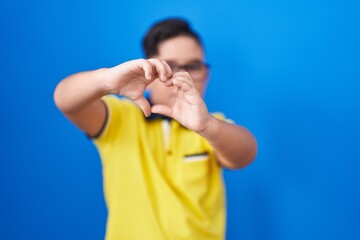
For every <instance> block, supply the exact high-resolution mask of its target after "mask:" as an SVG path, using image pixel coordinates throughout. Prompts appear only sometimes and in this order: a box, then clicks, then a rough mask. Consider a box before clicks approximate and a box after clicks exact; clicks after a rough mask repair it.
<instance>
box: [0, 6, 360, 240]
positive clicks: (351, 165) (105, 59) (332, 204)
mask: <svg viewBox="0 0 360 240" xmlns="http://www.w3.org/2000/svg"><path fill="white" fill-rule="evenodd" d="M168 16H182V17H186V18H188V19H189V20H190V21H191V22H192V23H193V27H194V28H195V29H197V30H198V31H199V32H200V34H201V35H202V37H203V39H204V40H205V45H206V49H207V60H208V62H209V63H210V64H211V65H212V72H211V82H210V85H209V87H208V91H207V95H206V101H207V103H208V107H209V109H210V110H211V111H223V112H224V113H226V115H227V116H228V117H229V118H231V119H233V120H235V121H236V122H237V123H239V124H242V125H245V126H247V127H248V128H249V129H250V130H251V131H252V132H253V133H254V134H255V135H256V137H257V140H258V143H259V155H258V157H257V160H256V161H255V162H254V163H253V164H252V165H250V166H248V167H246V168H244V169H242V170H240V171H226V172H225V180H226V184H227V199H228V218H227V220H228V224H227V226H228V227H227V239H230V240H232V239H276V240H278V239H279V240H282V239H284V240H288V239H291V240H292V239H299V240H300V239H360V177H359V170H360V137H359V136H360V127H359V123H360V111H359V110H360V109H359V105H360V96H359V93H358V92H359V90H360V86H359V85H360V46H359V45H360V44H359V43H360V4H359V1H355V0H347V1H346V0H343V1H340V0H332V1H331V0H329V1H320V0H312V1H310V0H301V1H300V0H298V1H285V0H275V1H266V0H243V1H223V2H221V3H219V1H196V2H195V1H189V0H184V1H145V0H142V1H95V0H93V1H85V0H83V1H69V0H66V1H5V0H0V34H1V35H0V43H1V44H0V68H1V75H0V77H1V81H0V87H1V88H0V89H1V90H0V91H1V94H0V102H1V118H0V127H1V133H2V139H1V153H0V159H1V160H0V239H38V240H40V239H52V240H56V239H59V240H60V239H102V238H103V236H104V234H105V222H106V214H107V213H106V208H105V203H104V199H103V192H102V176H101V165H100V160H99V156H98V154H97V152H96V149H95V147H94V146H93V144H92V143H91V142H90V141H89V140H88V139H87V138H86V137H85V136H84V135H83V134H82V133H81V132H80V131H79V130H78V129H76V128H75V127H74V126H72V125H71V124H70V123H69V122H68V121H67V120H66V119H65V118H64V117H63V116H62V115H61V113H60V112H59V111H58V110H57V109H56V108H55V105H54V103H53V100H52V94H53V90H54V88H55V86H56V84H57V83H58V82H59V81H60V80H61V79H62V78H64V77H65V76H67V75H69V74H71V73H74V72H78V71H83V70H88V69H97V68H100V67H111V66H114V65H117V64H119V63H121V62H124V61H126V60H130V59H134V58H139V57H142V51H141V48H140V39H141V37H142V36H143V34H144V32H145V30H147V29H148V27H149V26H150V25H151V24H152V23H153V22H154V21H157V20H159V19H162V18H164V17H168ZM140 227H141V226H139V228H140Z"/></svg>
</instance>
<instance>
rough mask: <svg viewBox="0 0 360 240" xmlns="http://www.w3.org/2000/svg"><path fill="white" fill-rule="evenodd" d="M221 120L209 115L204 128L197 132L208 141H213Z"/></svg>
mask: <svg viewBox="0 0 360 240" xmlns="http://www.w3.org/2000/svg"><path fill="white" fill-rule="evenodd" d="M218 121H219V120H218V119H216V118H215V117H214V116H212V115H209V118H208V120H207V121H206V122H205V124H204V126H205V127H204V128H203V129H202V130H200V131H198V132H197V133H198V134H200V135H201V136H203V137H204V138H206V139H207V140H208V141H211V140H212V139H213V138H214V137H213V136H216V132H217V129H218V128H219V122H218Z"/></svg>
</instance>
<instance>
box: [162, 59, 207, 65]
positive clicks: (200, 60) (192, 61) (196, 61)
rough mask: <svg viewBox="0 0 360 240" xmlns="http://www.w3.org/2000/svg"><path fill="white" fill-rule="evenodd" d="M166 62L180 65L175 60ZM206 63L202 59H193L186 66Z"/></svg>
mask: <svg viewBox="0 0 360 240" xmlns="http://www.w3.org/2000/svg"><path fill="white" fill-rule="evenodd" d="M164 61H165V62H167V63H169V64H178V63H177V61H175V60H164ZM202 62H204V61H203V60H202V59H192V60H190V61H188V62H187V63H184V64H191V63H202Z"/></svg>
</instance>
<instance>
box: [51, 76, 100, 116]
mask: <svg viewBox="0 0 360 240" xmlns="http://www.w3.org/2000/svg"><path fill="white" fill-rule="evenodd" d="M105 70H106V69H99V70H95V71H88V72H81V73H77V74H74V75H70V76H69V77H67V78H65V79H64V80H62V81H61V82H60V83H59V84H58V86H57V87H56V89H55V92H54V101H55V103H56V106H57V107H58V108H59V109H60V110H61V111H62V112H64V113H67V114H71V113H73V112H77V111H79V110H81V109H82V108H84V107H86V106H87V105H89V104H91V103H92V102H94V101H95V100H96V99H99V98H101V97H102V96H104V95H106V94H107V89H106V86H105Z"/></svg>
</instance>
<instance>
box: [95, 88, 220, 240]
mask: <svg viewBox="0 0 360 240" xmlns="http://www.w3.org/2000/svg"><path fill="white" fill-rule="evenodd" d="M103 100H104V102H105V103H106V106H107V108H108V119H107V123H106V125H105V128H104V129H103V131H102V133H101V135H100V136H99V137H98V138H96V139H94V143H95V145H96V147H97V149H98V151H99V153H100V157H101V159H102V166H103V178H104V193H105V200H106V205H107V208H108V219H107V227H106V228H107V230H106V239H107V240H119V239H120V240H122V239H124V240H132V239H135V240H137V239H139V240H169V239H174V240H175V239H176V240H177V239H191V240H193V239H195V240H202V239H209V240H210V239H216V240H219V239H224V230H225V203H224V198H225V197H224V185H223V179H222V170H221V167H220V166H219V165H218V163H217V162H216V159H215V155H214V152H213V149H212V148H211V146H210V145H209V144H208V143H207V141H206V140H205V139H204V138H203V137H201V136H200V135H198V134H196V133H194V132H192V131H190V130H188V129H186V128H184V127H182V126H181V125H180V124H179V123H178V122H176V121H174V120H171V121H167V120H162V119H155V120H151V121H149V120H146V119H145V118H144V115H143V113H142V112H141V110H140V109H139V108H138V107H137V106H136V105H135V104H134V103H132V102H131V101H128V100H126V99H120V98H118V97H116V96H114V95H109V96H106V97H104V98H103ZM166 129H168V130H169V131H167V130H166Z"/></svg>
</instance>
